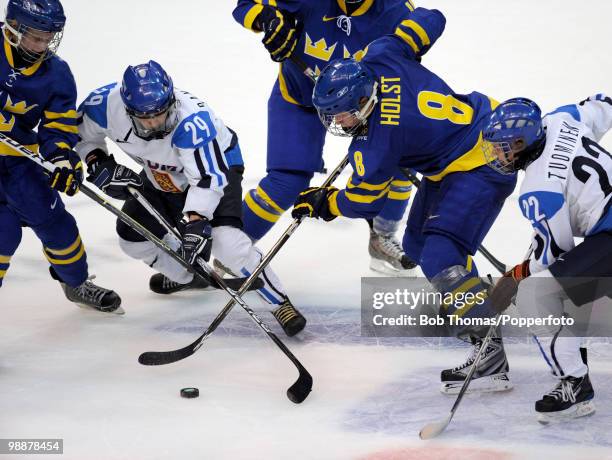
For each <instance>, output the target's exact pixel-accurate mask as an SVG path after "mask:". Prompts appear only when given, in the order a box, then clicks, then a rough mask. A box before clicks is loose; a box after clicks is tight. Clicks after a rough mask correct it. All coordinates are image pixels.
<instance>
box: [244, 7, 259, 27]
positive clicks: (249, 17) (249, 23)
mask: <svg viewBox="0 0 612 460" xmlns="http://www.w3.org/2000/svg"><path fill="white" fill-rule="evenodd" d="M262 11H263V6H262V5H253V6H252V7H251V9H250V10H249V12H248V13H247V14H246V16H245V17H244V27H246V28H247V29H249V30H252V31H253V32H259V31H257V30H254V29H253V22H255V18H256V17H257V16H259V13H261V12H262Z"/></svg>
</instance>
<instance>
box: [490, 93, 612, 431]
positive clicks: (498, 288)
mask: <svg viewBox="0 0 612 460" xmlns="http://www.w3.org/2000/svg"><path fill="white" fill-rule="evenodd" d="M610 128H612V99H611V98H610V97H609V96H606V95H604V94H597V95H595V96H592V97H589V98H588V99H585V100H583V101H582V102H580V103H578V104H571V105H566V106H563V107H560V108H558V109H557V110H555V111H554V112H552V113H550V114H548V115H546V116H545V117H544V118H543V119H542V117H541V113H540V109H539V107H538V106H537V104H536V103H535V102H533V101H531V100H529V99H525V98H516V99H511V100H509V101H506V102H504V103H503V104H501V105H500V106H499V107H497V109H496V110H495V111H494V112H493V113H492V114H491V115H490V117H489V119H488V123H487V126H486V128H485V131H484V139H485V143H484V152H485V155H486V157H487V161H488V162H489V165H490V166H491V167H493V168H496V169H497V170H499V171H501V172H504V173H513V172H514V171H517V170H519V169H524V170H525V179H524V180H523V183H522V184H521V191H520V196H519V206H520V208H521V211H522V213H523V215H524V216H525V218H526V219H527V220H529V222H530V223H531V225H532V227H533V230H534V234H533V242H532V249H533V251H532V255H531V258H530V259H527V260H525V261H524V262H522V263H521V264H519V265H517V266H516V267H514V268H513V269H512V270H510V271H509V272H508V273H506V274H505V275H504V277H502V278H501V279H500V280H499V281H498V282H497V284H496V285H495V288H494V289H493V291H492V293H491V297H490V300H491V303H492V304H493V306H494V308H495V309H496V310H497V311H503V310H505V309H506V308H507V307H508V306H509V305H510V300H511V299H512V297H513V296H514V295H516V294H517V290H518V295H517V297H516V306H517V308H518V310H519V312H520V313H521V314H523V315H525V316H529V317H540V318H543V317H547V316H548V315H549V314H552V315H553V316H554V317H557V318H560V317H561V316H563V315H564V312H565V306H564V302H565V301H567V300H568V299H569V300H570V301H571V302H572V303H573V304H574V305H576V306H584V305H585V304H590V303H592V302H593V301H595V300H598V299H600V298H603V297H604V296H612V263H611V262H610V261H611V260H612V211H611V210H610V207H611V206H612V185H611V184H612V154H610V152H608V151H606V150H605V149H604V148H603V147H602V146H601V145H599V144H598V142H599V141H600V139H601V138H602V137H603V136H604V134H605V133H606V132H608V131H609V130H610ZM574 237H582V238H584V240H583V241H582V242H581V243H580V244H578V245H576V244H575V242H574ZM519 283H520V284H519ZM607 301H608V302H610V301H609V300H607ZM533 332H534V334H535V335H536V336H537V341H538V342H539V348H540V351H541V352H542V354H543V355H544V358H545V360H546V362H547V363H548V365H549V366H550V367H551V370H552V372H553V374H554V375H555V376H556V377H557V378H558V379H559V381H558V383H557V385H555V387H554V388H553V389H552V390H551V391H550V392H549V393H547V394H546V395H544V397H543V398H542V399H541V400H539V401H537V402H536V404H535V410H536V412H537V414H538V420H539V421H540V422H543V423H548V422H550V421H556V420H567V419H570V418H576V417H581V416H584V415H588V414H591V413H592V412H594V410H595V407H594V404H593V397H594V391H593V387H592V385H591V381H590V379H589V374H588V367H587V362H586V348H582V350H581V345H582V339H581V338H580V337H579V336H578V335H579V334H578V333H577V332H578V331H576V330H575V327H574V328H572V327H564V326H555V327H539V328H537V329H534V330H533Z"/></svg>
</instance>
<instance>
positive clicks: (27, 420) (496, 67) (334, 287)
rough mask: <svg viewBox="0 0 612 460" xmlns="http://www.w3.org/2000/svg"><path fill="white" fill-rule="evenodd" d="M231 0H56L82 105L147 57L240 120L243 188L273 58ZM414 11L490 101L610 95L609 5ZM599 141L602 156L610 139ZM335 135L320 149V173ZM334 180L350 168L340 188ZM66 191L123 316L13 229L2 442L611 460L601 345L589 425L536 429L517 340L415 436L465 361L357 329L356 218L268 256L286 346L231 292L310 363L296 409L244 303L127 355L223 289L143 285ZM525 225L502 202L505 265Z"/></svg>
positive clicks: (480, 2)
mask: <svg viewBox="0 0 612 460" xmlns="http://www.w3.org/2000/svg"><path fill="white" fill-rule="evenodd" d="M376 1H379V0H376ZM233 3H234V2H233V1H231V0H225V1H222V2H219V1H211V0H199V1H196V0H182V1H179V2H162V1H160V0H148V1H144V0H129V1H118V0H107V1H105V2H84V1H78V0H65V1H64V4H65V9H66V13H67V16H68V25H67V27H66V33H65V35H64V41H63V43H62V46H61V55H62V57H64V58H65V59H66V60H67V61H68V62H69V63H70V65H71V67H72V69H73V72H74V74H75V77H76V79H77V82H78V87H79V96H80V99H82V98H83V97H85V95H86V94H87V93H88V92H89V91H90V90H92V89H94V88H97V87H99V86H102V85H104V84H106V83H109V82H111V81H116V80H118V79H120V77H121V74H122V71H123V69H124V68H125V66H126V65H128V64H135V63H140V62H143V61H146V60H148V59H151V58H152V59H155V60H157V61H159V62H160V63H162V65H164V66H165V67H166V68H167V70H168V71H169V72H170V73H171V74H172V76H173V78H174V81H175V84H176V85H177V86H178V87H180V88H184V89H187V90H189V91H190V92H192V93H194V94H196V95H198V96H199V97H201V98H203V99H204V100H206V101H207V102H208V103H209V104H210V105H211V106H212V107H213V109H214V110H215V111H216V112H217V114H218V115H219V116H221V117H222V118H223V119H224V120H225V121H226V123H227V124H228V125H229V126H231V127H232V128H233V129H234V130H236V131H237V132H238V134H239V136H240V141H241V146H242V151H243V154H244V156H245V158H246V162H247V172H246V178H245V184H244V186H245V187H244V188H245V190H246V189H248V188H250V187H252V186H253V185H254V184H255V183H256V182H257V179H258V178H259V177H260V176H261V175H262V174H263V173H264V171H265V136H266V134H265V133H266V127H265V123H266V110H267V108H266V99H267V96H268V93H269V90H270V88H271V86H272V83H273V80H274V75H275V72H276V66H275V65H274V64H272V63H271V62H269V60H268V58H267V55H266V53H265V51H264V49H263V48H262V46H261V44H260V43H259V38H258V37H257V36H255V35H254V34H252V33H250V32H248V31H245V30H243V29H241V28H240V27H239V26H238V25H237V24H235V23H234V22H233V19H232V18H231V10H232V7H233ZM418 3H419V4H421V5H422V6H426V7H436V8H439V9H441V10H442V11H443V12H444V13H445V14H446V16H447V19H448V25H447V29H446V32H445V34H444V36H443V37H442V38H441V39H440V41H439V42H438V43H437V44H436V46H435V47H434V49H432V51H431V52H430V54H428V55H427V57H426V58H425V63H426V65H428V66H430V67H431V68H432V69H433V70H435V71H436V72H438V73H439V74H440V75H442V76H444V78H445V79H446V80H447V81H448V83H449V84H450V85H451V86H452V87H453V88H455V89H456V90H457V91H464V92H468V91H472V90H478V91H481V92H484V93H486V94H490V95H492V96H494V97H495V98H497V99H499V100H503V99H505V98H508V97H512V96H518V95H522V96H528V97H532V98H534V99H536V100H537V101H538V102H539V103H540V104H541V106H542V108H543V110H545V111H549V110H551V109H553V108H555V107H556V106H559V105H563V104H566V103H573V102H576V101H579V100H581V99H584V98H585V97H587V96H589V95H591V94H594V93H597V92H608V93H610V92H611V90H612V88H611V87H610V75H611V71H612V52H611V51H612V49H611V48H610V38H609V33H608V30H609V18H610V17H611V16H612V4H611V3H610V2H609V1H607V0H590V1H589V2H578V3H577V2H570V1H569V0H556V1H553V0H540V1H538V2H533V1H527V0H517V1H513V2H492V1H485V0H470V1H468V2H458V1H451V0H440V1H437V2H433V1H427V2H418ZM603 145H604V146H607V147H608V148H611V147H612V138H611V137H610V136H608V137H607V138H606V139H604V142H603ZM345 146H346V143H345V142H343V141H342V140H338V139H330V140H329V141H328V145H327V147H326V155H325V159H326V163H327V165H328V167H333V166H334V165H335V164H336V163H337V162H338V161H339V160H340V159H341V158H342V156H343V155H344V151H343V148H344V147H345ZM117 157H118V158H123V156H122V155H117ZM123 159H124V158H123ZM124 160H125V159H124ZM126 162H127V161H126ZM127 163H129V162H127ZM322 181H323V178H322V177H321V176H318V177H316V178H315V182H318V183H320V182H322ZM345 181H346V175H344V176H343V177H342V178H341V179H340V180H339V183H344V182H345ZM65 201H66V202H67V204H68V207H69V209H70V210H71V211H72V212H73V213H74V215H75V216H76V217H77V220H78V222H79V226H80V229H81V233H82V236H83V241H84V242H85V245H86V248H87V250H88V255H89V262H90V267H91V272H92V273H95V274H97V276H98V278H97V279H96V282H99V283H100V284H102V285H104V286H109V287H113V288H114V289H116V290H117V291H118V292H119V293H120V294H121V296H122V297H123V306H124V308H125V310H126V315H125V316H124V317H116V316H112V317H107V316H102V315H100V314H96V313H94V312H90V311H85V310H81V309H78V308H76V307H74V306H73V305H72V304H70V303H68V302H67V301H66V300H65V298H64V297H63V294H62V292H61V290H60V289H59V286H58V285H57V284H56V283H55V282H54V281H52V280H51V279H50V277H49V276H48V274H47V268H46V261H45V259H44V257H43V255H42V251H41V246H40V243H39V242H38V241H37V240H36V238H35V237H34V236H33V235H32V233H31V232H30V231H28V230H26V231H25V233H24V238H23V242H22V244H21V246H20V248H19V250H18V253H17V255H16V256H15V257H14V259H13V261H12V265H11V268H10V271H9V272H8V274H7V277H6V279H5V285H4V286H3V288H2V290H1V291H0V307H1V315H2V316H1V318H2V319H1V320H0V438H9V437H26V438H35V437H49V438H52V437H61V438H64V439H65V444H64V446H65V447H64V452H65V454H64V458H69V459H126V460H128V459H129V460H132V459H218V458H223V459H251V458H255V459H260V458H261V459H263V458H266V459H268V458H274V459H289V458H292V459H349V458H350V459H362V460H365V459H368V460H373V459H377V460H378V459H446V458H459V459H489V458H495V459H510V458H559V459H564V458H568V459H572V460H574V459H602V458H612V436H611V435H610V428H611V427H612V403H611V395H612V383H610V382H612V360H611V358H612V351H611V350H610V346H609V344H608V343H607V342H602V343H597V344H594V346H593V347H592V349H591V351H590V356H589V358H590V365H591V376H592V380H593V385H594V387H595V390H596V395H597V396H596V404H597V413H596V414H595V415H593V416H592V417H589V418H587V419H585V420H580V421H578V422H576V423H573V424H564V425H562V426H546V427H543V426H540V425H539V424H538V423H537V422H536V421H535V415H534V413H533V403H534V401H535V400H536V399H538V398H539V397H540V396H541V395H542V394H543V393H544V392H546V391H548V390H549V389H550V388H551V387H552V385H553V384H554V382H553V380H552V378H551V377H550V376H549V374H548V372H547V368H546V365H545V363H544V362H543V361H542V359H541V358H540V357H539V355H538V354H537V350H536V349H535V347H533V346H531V345H530V344H528V343H523V342H517V343H513V344H510V345H509V346H508V354H509V360H510V366H511V369H512V373H511V378H512V380H513V382H514V384H515V388H514V390H512V391H511V392H508V393H505V394H498V395H491V394H489V395H485V396H474V395H469V396H467V397H466V398H465V399H464V401H463V402H462V405H461V406H460V408H459V411H458V412H457V414H456V416H455V418H454V420H453V422H452V423H451V425H450V426H449V428H448V429H447V431H446V432H445V433H444V434H443V435H442V436H440V437H439V438H437V439H436V440H434V441H429V442H424V441H421V440H419V439H418V431H419V429H420V428H421V427H422V426H423V425H424V424H426V423H427V422H430V421H435V420H441V419H443V418H444V417H445V416H446V415H447V413H448V411H449V410H450V407H451V406H452V403H453V401H454V398H453V397H449V396H445V395H442V394H440V393H439V391H438V382H439V372H440V370H441V369H443V368H445V367H448V366H454V365H456V364H458V363H459V362H461V361H462V360H463V359H464V357H465V354H466V352H467V349H466V348H465V347H464V346H462V345H461V344H457V343H454V342H453V343H451V342H449V341H441V340H429V341H423V340H417V339H411V340H407V339H380V340H377V339H371V338H362V337H360V336H359V334H360V330H359V279H360V277H361V276H371V273H370V272H369V271H368V269H367V266H368V256H367V250H366V248H367V234H368V230H367V226H366V225H365V223H363V222H360V221H348V220H340V219H339V220H337V221H335V222H333V223H329V224H324V223H321V222H306V223H305V224H304V225H303V226H302V228H300V229H299V230H298V231H297V232H296V233H295V234H294V236H293V237H292V238H291V240H290V241H289V243H288V244H287V245H286V247H285V248H283V250H282V251H281V253H280V254H279V255H278V258H277V260H275V262H274V267H275V269H276V270H277V272H278V273H279V274H280V275H281V276H282V279H283V282H284V283H285V285H286V287H287V289H288V290H289V292H290V294H291V297H292V299H293V300H294V302H295V304H296V305H297V306H299V307H300V308H301V309H302V311H303V312H304V314H305V315H306V316H307V317H308V320H309V325H308V327H307V329H306V331H305V332H304V333H303V334H301V335H300V337H298V338H295V339H286V338H285V337H284V336H283V335H282V334H281V331H280V329H279V328H278V326H277V324H276V323H275V321H274V320H273V318H272V316H271V315H270V314H269V313H267V312H265V307H264V305H263V304H262V303H261V302H260V301H259V300H258V298H257V296H256V295H254V294H249V295H248V296H247V297H246V298H247V299H248V301H249V303H251V305H253V307H254V308H255V309H256V310H257V311H259V312H261V314H262V317H263V318H264V320H265V321H266V322H267V323H268V324H270V325H271V327H272V328H273V329H274V330H275V331H276V332H277V333H279V337H281V339H282V340H284V341H285V342H286V343H287V345H288V346H289V347H290V348H291V349H292V351H294V352H295V354H296V356H297V357H298V358H299V359H301V360H302V362H303V363H304V365H305V366H306V367H307V369H308V370H309V371H310V372H311V374H312V375H313V377H314V389H313V392H312V394H311V395H310V396H309V398H308V399H307V400H306V401H305V402H304V403H303V404H302V405H299V406H297V405H294V404H293V403H291V402H290V401H289V400H288V399H287V398H286V397H285V391H286V389H287V387H288V386H289V385H290V384H291V383H292V382H293V381H294V379H295V377H296V373H295V370H294V368H293V367H292V365H291V364H290V363H289V361H287V360H286V359H285V358H284V357H283V355H282V354H281V353H280V352H279V351H278V350H277V349H276V348H275V347H274V345H272V344H271V342H270V341H269V340H268V339H267V338H266V337H265V336H264V335H263V334H262V332H261V331H260V330H259V329H258V328H257V327H256V326H255V325H254V324H253V323H252V322H251V321H250V320H249V318H248V317H247V315H246V314H245V313H244V311H242V310H241V309H240V308H239V307H236V308H235V310H234V311H233V312H232V313H231V314H230V316H229V317H228V318H227V319H226V321H225V322H224V323H223V325H222V326H221V327H220V328H219V330H218V331H216V332H215V333H214V334H213V336H212V337H211V338H210V339H209V340H208V341H207V342H206V343H205V345H204V347H203V348H202V349H201V350H199V351H198V352H197V353H196V354H195V355H194V356H192V357H190V358H188V359H186V360H184V361H182V362H179V363H176V364H172V365H168V366H162V367H155V368H150V367H144V366H140V365H139V364H138V363H137V357H138V355H139V354H140V353H141V352H143V351H147V350H166V349H168V350H169V349H173V348H177V347H181V346H184V345H186V344H187V343H189V342H191V341H192V340H193V339H194V338H195V337H197V336H198V335H199V334H200V333H201V331H202V330H203V328H205V327H206V326H207V325H208V324H209V323H210V321H211V320H212V318H213V317H214V315H215V314H216V313H217V312H218V311H219V310H220V309H221V308H222V306H223V305H224V304H225V302H226V298H225V296H224V295H223V294H222V293H205V294H194V293H181V294H179V295H176V296H172V297H160V296H157V295H155V294H153V293H151V292H150V291H148V287H147V285H148V278H149V276H150V275H151V274H152V271H151V270H150V269H149V268H148V267H146V266H145V265H144V264H141V263H139V262H136V261H134V260H131V259H129V258H127V257H126V256H125V255H123V254H122V253H121V252H120V250H119V248H118V246H117V242H116V237H115V234H114V219H113V217H112V216H111V215H110V214H109V213H107V212H106V211H104V210H103V209H101V208H99V207H98V206H97V205H95V204H94V203H92V202H90V201H89V200H88V199H87V198H86V197H84V196H77V197H75V198H74V199H66V200H65ZM288 222H289V220H288V218H287V217H285V218H283V219H282V220H281V221H280V222H279V224H278V225H277V227H276V229H275V230H274V231H273V232H272V233H271V234H270V235H269V236H267V237H266V238H265V239H264V240H263V241H262V244H261V246H262V248H263V249H264V250H265V249H267V248H269V247H270V246H271V244H272V243H273V242H274V241H275V239H276V238H277V237H278V236H279V235H280V233H281V232H282V231H283V230H284V228H285V227H286V225H287V224H288ZM529 233H530V232H529V226H528V224H527V223H526V221H524V220H523V219H522V217H521V216H520V213H519V210H518V206H517V203H516V198H513V199H510V200H509V201H508V203H507V205H506V206H505V208H504V209H503V211H502V214H501V216H500V218H499V220H498V221H497V223H496V224H495V226H494V228H493V230H492V231H491V233H490V234H489V236H488V237H487V239H486V241H485V245H486V246H487V248H489V250H491V251H492V252H493V253H494V254H495V255H496V256H497V257H499V258H500V259H502V260H504V261H506V262H507V263H516V262H517V261H519V260H520V259H521V257H522V256H523V253H524V251H525V249H526V248H527V246H528V242H529ZM476 262H477V263H478V265H479V267H480V269H481V272H482V273H487V272H491V273H494V271H493V268H492V267H491V266H490V265H489V264H488V263H487V262H486V261H485V260H484V259H483V258H482V257H480V256H477V257H476ZM186 386H196V387H198V388H199V389H200V397H199V398H198V399H194V400H185V399H181V398H180V397H179V390H180V389H181V388H183V387H186Z"/></svg>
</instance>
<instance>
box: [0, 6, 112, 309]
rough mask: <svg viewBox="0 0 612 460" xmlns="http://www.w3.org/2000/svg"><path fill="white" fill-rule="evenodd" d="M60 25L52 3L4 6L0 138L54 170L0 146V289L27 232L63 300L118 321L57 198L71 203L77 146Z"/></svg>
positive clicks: (78, 171)
mask: <svg viewBox="0 0 612 460" xmlns="http://www.w3.org/2000/svg"><path fill="white" fill-rule="evenodd" d="M65 21H66V18H65V16H64V11H63V8H62V5H61V4H60V2H59V1H58V0H38V1H36V2H33V1H29V0H10V1H9V2H8V5H7V9H6V19H5V22H4V23H3V24H2V35H3V44H2V48H3V49H2V51H0V54H1V56H0V74H1V75H2V81H1V82H0V104H1V105H0V131H2V132H3V133H5V134H6V135H7V136H9V137H11V138H12V139H14V140H16V141H17V142H19V143H21V144H22V145H25V146H27V147H28V148H30V149H32V150H35V151H38V152H39V154H40V155H41V156H42V157H43V158H44V159H46V160H47V161H50V162H52V163H53V164H54V165H55V166H56V168H55V170H54V171H53V173H52V174H50V175H46V174H45V173H43V170H42V168H40V167H39V166H38V165H36V164H35V163H33V162H32V161H31V160H29V159H27V158H24V157H23V156H21V154H18V153H16V152H15V151H14V150H12V149H11V148H9V147H7V146H4V145H2V146H0V286H1V285H2V281H3V279H4V277H5V275H6V273H7V270H8V268H9V263H10V260H11V256H12V255H13V254H14V253H15V251H16V249H17V247H18V246H19V243H20V241H21V234H22V233H21V232H22V226H27V227H30V228H31V229H32V230H33V231H34V233H35V234H36V236H37V237H38V238H39V239H40V240H41V242H42V243H43V250H44V254H45V256H46V257H47V260H48V261H49V263H50V264H51V266H50V271H51V275H52V277H53V278H54V279H55V280H57V281H59V282H60V284H61V286H62V288H63V290H64V293H65V294H66V297H67V298H68V299H69V300H71V301H73V302H76V303H78V304H80V305H84V306H87V307H90V308H94V309H97V310H99V311H103V312H113V313H123V310H122V309H121V307H120V304H121V299H120V298H119V296H118V295H117V294H116V293H115V292H113V291H111V290H108V289H104V288H102V287H100V286H97V285H95V284H94V283H93V282H91V281H90V278H89V277H88V272H87V258H86V254H85V247H84V246H83V242H82V241H81V237H80V235H79V231H78V228H77V226H76V222H75V220H74V218H73V217H72V216H71V215H70V214H69V213H68V212H67V211H66V209H65V208H64V204H63V203H62V200H61V198H60V196H59V194H58V192H62V193H65V194H66V195H68V196H72V195H74V194H75V193H77V192H78V190H79V184H80V183H81V180H82V165H81V161H80V159H79V157H78V155H77V154H76V153H75V152H74V151H73V150H72V148H73V147H74V145H75V144H76V142H77V140H78V135H77V126H76V121H77V120H76V118H77V114H76V110H75V109H76V107H75V104H76V85H75V82H74V78H73V76H72V73H71V72H70V69H69V67H68V64H66V63H65V62H64V61H63V60H61V59H60V58H59V57H57V56H56V55H55V52H56V51H57V48H58V46H59V44H60V41H61V38H62V33H63V30H64V24H65ZM37 126H38V130H37V131H36V130H35V128H36V127H37Z"/></svg>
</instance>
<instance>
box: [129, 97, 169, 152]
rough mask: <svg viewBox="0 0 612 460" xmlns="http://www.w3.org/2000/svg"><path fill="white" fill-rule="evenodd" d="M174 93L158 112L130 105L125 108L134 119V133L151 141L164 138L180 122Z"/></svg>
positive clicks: (131, 118) (132, 119)
mask: <svg viewBox="0 0 612 460" xmlns="http://www.w3.org/2000/svg"><path fill="white" fill-rule="evenodd" d="M176 105H177V104H176V99H175V97H174V95H172V97H171V98H170V100H169V101H168V103H167V104H165V105H164V107H162V108H161V109H160V110H157V111H156V112H139V111H136V110H133V109H130V108H129V107H126V108H125V110H126V112H127V114H128V116H129V117H130V120H131V121H132V127H133V128H134V134H136V135H137V136H138V137H140V138H141V139H144V140H146V141H150V140H153V139H163V138H164V137H166V136H167V135H168V134H170V133H171V132H172V130H173V129H174V128H175V127H176V124H177V123H178V110H177V107H176Z"/></svg>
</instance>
